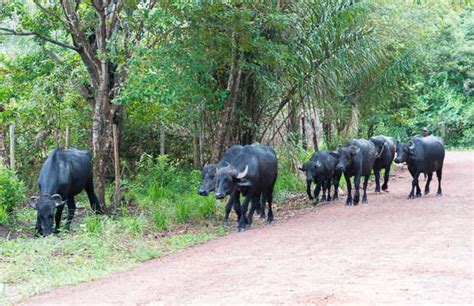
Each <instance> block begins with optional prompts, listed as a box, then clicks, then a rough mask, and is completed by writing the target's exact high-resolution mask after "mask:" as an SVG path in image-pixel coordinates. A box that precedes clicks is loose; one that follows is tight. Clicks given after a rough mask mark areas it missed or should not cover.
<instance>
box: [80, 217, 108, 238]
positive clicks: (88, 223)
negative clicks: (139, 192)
mask: <svg viewBox="0 0 474 306" xmlns="http://www.w3.org/2000/svg"><path fill="white" fill-rule="evenodd" d="M83 224H84V227H85V229H86V231H87V232H88V233H91V234H95V235H100V234H102V233H103V231H104V226H103V224H102V220H101V219H100V218H99V217H98V216H88V217H86V218H85V220H84V223H83Z"/></svg>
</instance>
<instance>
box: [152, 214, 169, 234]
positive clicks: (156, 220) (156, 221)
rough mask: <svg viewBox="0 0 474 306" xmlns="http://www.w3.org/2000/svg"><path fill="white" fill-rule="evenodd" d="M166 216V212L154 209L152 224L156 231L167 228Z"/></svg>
mask: <svg viewBox="0 0 474 306" xmlns="http://www.w3.org/2000/svg"><path fill="white" fill-rule="evenodd" d="M166 218H167V216H166V214H165V213H163V212H162V211H161V210H156V211H154V212H153V225H154V226H155V229H156V230H157V231H159V232H162V231H165V230H167V227H166Z"/></svg>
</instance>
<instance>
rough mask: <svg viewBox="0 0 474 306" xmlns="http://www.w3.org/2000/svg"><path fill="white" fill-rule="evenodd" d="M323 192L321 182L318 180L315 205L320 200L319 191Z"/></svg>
mask: <svg viewBox="0 0 474 306" xmlns="http://www.w3.org/2000/svg"><path fill="white" fill-rule="evenodd" d="M320 192H321V183H320V182H317V183H316V188H314V199H315V201H314V205H316V204H318V202H319V193H320Z"/></svg>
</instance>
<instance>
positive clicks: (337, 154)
mask: <svg viewBox="0 0 474 306" xmlns="http://www.w3.org/2000/svg"><path fill="white" fill-rule="evenodd" d="M329 154H331V156H333V157H335V158H339V157H340V155H339V152H338V151H331V152H329Z"/></svg>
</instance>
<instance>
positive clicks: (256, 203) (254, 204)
mask: <svg viewBox="0 0 474 306" xmlns="http://www.w3.org/2000/svg"><path fill="white" fill-rule="evenodd" d="M250 203H251V206H250V211H249V214H248V224H247V227H250V226H251V225H252V222H253V214H254V212H255V210H257V208H258V207H259V206H260V195H258V196H254V197H252V199H251V202H250Z"/></svg>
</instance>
